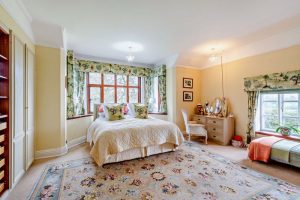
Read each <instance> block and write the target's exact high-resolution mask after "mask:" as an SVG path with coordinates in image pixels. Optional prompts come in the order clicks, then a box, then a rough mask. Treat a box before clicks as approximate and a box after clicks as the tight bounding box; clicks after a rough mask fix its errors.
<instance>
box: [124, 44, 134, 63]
mask: <svg viewBox="0 0 300 200" xmlns="http://www.w3.org/2000/svg"><path fill="white" fill-rule="evenodd" d="M128 48H129V55H128V56H126V59H127V61H128V62H132V61H133V60H134V56H133V55H132V47H131V46H129V47H128Z"/></svg>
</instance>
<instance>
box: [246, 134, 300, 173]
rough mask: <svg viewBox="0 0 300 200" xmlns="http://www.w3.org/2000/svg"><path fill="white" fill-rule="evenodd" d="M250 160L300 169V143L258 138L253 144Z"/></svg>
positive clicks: (251, 145)
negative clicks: (271, 162)
mask: <svg viewBox="0 0 300 200" xmlns="http://www.w3.org/2000/svg"><path fill="white" fill-rule="evenodd" d="M249 158H250V159H251V160H259V161H263V162H268V160H270V159H271V160H275V161H278V162H282V163H286V164H290V165H293V166H296V167H300V142H296V141H292V140H286V139H282V138H277V137H273V136H271V137H264V138H258V139H255V140H253V141H252V142H251V144H250V147H249Z"/></svg>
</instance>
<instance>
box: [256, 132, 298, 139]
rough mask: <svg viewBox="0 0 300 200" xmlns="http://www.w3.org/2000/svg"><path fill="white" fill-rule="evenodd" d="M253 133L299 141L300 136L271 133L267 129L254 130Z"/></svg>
mask: <svg viewBox="0 0 300 200" xmlns="http://www.w3.org/2000/svg"><path fill="white" fill-rule="evenodd" d="M255 133H256V134H258V135H265V136H276V137H280V138H284V139H288V140H294V141H298V142H300V137H298V136H293V135H290V136H284V135H281V134H280V133H273V132H267V131H255Z"/></svg>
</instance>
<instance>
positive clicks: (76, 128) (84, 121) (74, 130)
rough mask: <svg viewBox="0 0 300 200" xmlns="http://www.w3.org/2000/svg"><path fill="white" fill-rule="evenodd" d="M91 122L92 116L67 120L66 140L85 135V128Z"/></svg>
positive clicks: (86, 128)
mask: <svg viewBox="0 0 300 200" xmlns="http://www.w3.org/2000/svg"><path fill="white" fill-rule="evenodd" d="M92 122H93V116H89V117H82V118H78V119H69V120H67V127H68V128H67V138H68V142H70V141H72V140H74V139H78V138H81V137H86V134H87V130H88V128H89V126H90V125H91V124H92Z"/></svg>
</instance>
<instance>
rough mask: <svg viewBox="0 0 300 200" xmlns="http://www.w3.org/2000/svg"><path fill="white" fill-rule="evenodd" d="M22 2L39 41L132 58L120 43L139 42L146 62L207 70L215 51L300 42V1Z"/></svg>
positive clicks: (232, 53)
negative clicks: (166, 61) (173, 59)
mask: <svg viewBox="0 0 300 200" xmlns="http://www.w3.org/2000/svg"><path fill="white" fill-rule="evenodd" d="M10 1H11V0H10ZM17 1H20V0H17ZM22 1H23V3H24V5H25V7H26V8H27V10H28V13H29V14H30V16H31V18H32V23H31V24H32V27H33V29H32V30H33V34H34V38H35V40H36V43H37V44H43V45H47V46H59V47H62V46H63V44H66V46H67V48H68V49H72V50H74V51H75V52H76V53H78V54H82V55H89V56H92V57H99V58H105V59H112V60H120V61H122V60H125V56H126V55H127V54H128V53H127V52H126V47H125V51H124V50H123V51H122V49H121V50H120V49H118V48H115V46H116V43H120V42H121V43H122V42H133V43H137V44H139V45H142V47H143V48H142V50H141V51H138V52H134V53H133V54H134V55H135V57H136V60H135V61H136V62H138V63H144V64H154V63H158V62H161V61H162V60H164V59H166V58H170V57H172V56H173V57H176V58H177V62H176V65H185V66H194V67H206V66H208V65H210V63H208V61H207V60H208V59H207V58H208V55H209V54H210V53H211V51H210V49H211V48H216V49H218V50H220V49H222V50H224V53H223V54H224V57H225V60H226V55H227V60H228V61H229V60H234V59H237V58H240V57H245V56H249V55H253V54H255V53H257V52H260V53H262V52H266V51H271V50H275V49H278V48H284V47H287V46H292V45H295V44H300V39H299V38H300V37H299V35H298V37H297V34H298V33H300V1H299V0H251V1H249V0H223V1H220V0H185V1H183V0H163V1H162V0H152V1H143V0H122V1H118V0H109V1H107V0H84V1H82V0H64V1H61V0H22ZM296 33H297V34H296ZM64 36H65V37H64ZM291 37H293V38H291ZM272 38H273V39H272ZM287 38H289V39H288V40H287ZM274 43H275V44H274ZM264 44H266V45H264ZM134 48H135V46H134V45H133V49H134ZM239 52H241V53H240V55H239ZM175 55H176V56H175ZM177 55H178V56H177Z"/></svg>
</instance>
